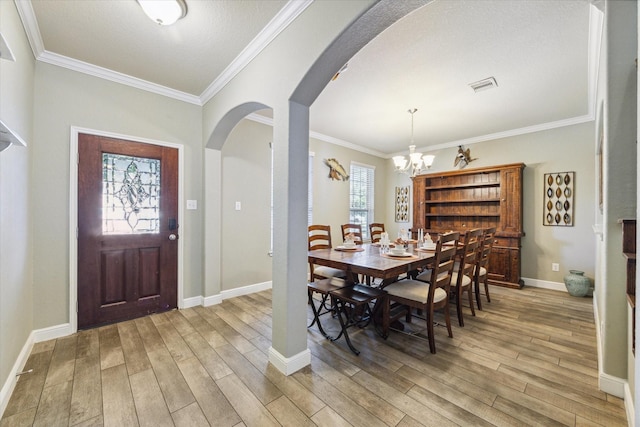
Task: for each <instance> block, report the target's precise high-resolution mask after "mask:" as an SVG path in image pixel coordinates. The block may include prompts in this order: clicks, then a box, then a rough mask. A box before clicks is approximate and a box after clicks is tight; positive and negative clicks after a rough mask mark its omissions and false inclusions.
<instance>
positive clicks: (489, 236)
mask: <svg viewBox="0 0 640 427" xmlns="http://www.w3.org/2000/svg"><path fill="white" fill-rule="evenodd" d="M495 235H496V229H495V227H491V228H487V229H485V230H484V233H483V235H482V242H481V244H480V248H479V249H478V257H477V260H476V268H475V271H474V274H473V281H474V287H475V293H476V303H477V304H478V310H482V301H481V300H480V283H483V284H484V294H485V296H486V297H487V302H491V297H490V296H489V274H488V271H489V257H490V256H491V251H492V249H493V244H494V242H495Z"/></svg>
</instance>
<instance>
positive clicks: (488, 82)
mask: <svg viewBox="0 0 640 427" xmlns="http://www.w3.org/2000/svg"><path fill="white" fill-rule="evenodd" d="M469 86H471V89H473V91H474V92H480V91H482V90H487V89H493V88H494V87H498V82H496V79H495V78H493V77H489V78H487V79H483V80H478V81H477V82H473V83H469Z"/></svg>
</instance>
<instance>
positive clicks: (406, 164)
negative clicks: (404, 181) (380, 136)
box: [393, 108, 435, 178]
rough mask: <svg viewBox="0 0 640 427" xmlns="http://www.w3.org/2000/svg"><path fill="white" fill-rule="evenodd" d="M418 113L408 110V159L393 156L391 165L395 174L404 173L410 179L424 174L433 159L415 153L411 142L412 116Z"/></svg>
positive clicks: (431, 156) (414, 110) (415, 109)
mask: <svg viewBox="0 0 640 427" xmlns="http://www.w3.org/2000/svg"><path fill="white" fill-rule="evenodd" d="M416 111H418V109H417V108H412V109H411V110H409V114H411V145H409V159H408V161H407V159H406V158H405V157H404V156H394V157H393V164H394V165H395V168H396V172H400V173H406V174H407V175H409V176H410V177H412V178H413V177H414V176H416V175H418V174H420V173H423V172H425V171H426V170H427V169H429V168H430V167H431V165H432V164H433V159H435V156H434V155H432V154H425V155H424V156H423V155H422V153H416V152H415V150H416V146H415V144H414V142H413V115H414V114H415V112H416Z"/></svg>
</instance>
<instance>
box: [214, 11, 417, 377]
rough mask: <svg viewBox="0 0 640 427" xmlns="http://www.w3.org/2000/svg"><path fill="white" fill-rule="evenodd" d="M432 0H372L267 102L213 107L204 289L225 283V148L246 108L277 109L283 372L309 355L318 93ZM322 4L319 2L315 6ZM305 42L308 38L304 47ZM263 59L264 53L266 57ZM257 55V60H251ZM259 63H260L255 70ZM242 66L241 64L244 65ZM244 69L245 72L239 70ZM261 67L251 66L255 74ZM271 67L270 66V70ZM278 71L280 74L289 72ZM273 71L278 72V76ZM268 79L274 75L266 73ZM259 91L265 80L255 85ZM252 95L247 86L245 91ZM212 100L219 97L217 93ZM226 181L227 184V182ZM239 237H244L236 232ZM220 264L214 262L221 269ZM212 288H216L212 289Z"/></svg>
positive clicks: (279, 360)
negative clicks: (312, 156)
mask: <svg viewBox="0 0 640 427" xmlns="http://www.w3.org/2000/svg"><path fill="white" fill-rule="evenodd" d="M427 3H429V1H426V0H423V1H410V2H396V1H393V0H382V1H377V2H373V3H372V4H371V6H370V7H368V8H367V9H366V10H364V12H362V13H360V14H359V15H358V16H356V17H355V19H354V20H352V21H351V22H350V24H348V25H347V26H346V27H344V28H343V29H342V30H341V31H340V32H339V33H337V34H336V35H335V38H333V40H332V41H331V42H330V43H328V44H327V46H326V47H325V48H324V50H323V51H322V52H321V53H320V55H319V56H318V57H317V58H315V59H314V60H313V61H312V62H311V63H309V65H308V66H307V67H306V71H303V72H302V73H301V74H298V75H297V76H296V75H294V76H287V77H291V78H292V79H293V80H292V81H298V82H299V83H298V84H295V85H293V86H292V87H291V88H292V91H291V92H289V93H285V92H282V93H278V94H276V95H274V96H275V97H274V99H269V100H268V101H267V102H265V103H264V104H261V103H252V102H237V101H236V103H235V104H236V105H230V106H228V108H226V110H225V108H224V107H223V106H220V105H216V106H215V107H212V109H214V108H215V109H217V110H219V111H227V112H226V113H222V114H221V116H220V119H219V120H218V121H217V122H216V123H215V126H214V127H213V130H212V132H211V134H210V136H209V138H208V139H207V142H206V148H209V150H205V165H206V166H205V183H206V184H205V186H206V190H205V191H206V194H205V200H206V207H207V210H208V212H207V215H206V216H205V218H206V219H205V221H206V223H205V229H206V239H205V242H206V243H205V257H206V259H205V288H206V289H205V292H206V295H213V293H216V292H217V293H219V292H220V290H221V288H222V287H221V283H220V277H219V271H220V267H221V265H220V264H221V261H220V260H221V247H220V230H221V229H222V228H223V226H225V225H224V224H223V223H222V215H221V214H220V212H219V207H216V206H215V202H216V201H220V200H222V196H223V193H224V187H223V182H222V178H221V174H220V169H221V168H220V166H221V165H222V156H221V148H222V146H223V145H224V143H225V141H226V139H227V138H228V136H229V134H230V132H231V130H232V129H233V128H234V127H235V126H236V124H237V123H238V122H239V121H240V120H241V119H242V118H243V117H245V116H246V115H247V114H249V113H251V112H254V111H257V110H259V109H262V108H264V107H265V104H269V105H270V106H271V107H272V108H273V112H274V129H273V137H274V161H275V166H274V192H275V196H274V258H273V336H272V348H271V349H270V353H269V360H270V361H271V362H272V363H273V364H274V365H275V366H276V367H277V368H278V369H279V370H281V371H282V372H284V373H286V374H290V373H293V372H295V371H296V370H298V369H300V368H302V367H304V366H306V365H308V364H309V363H310V353H309V350H308V349H307V345H306V290H305V289H304V288H305V286H304V283H305V282H306V280H307V277H306V276H307V256H306V240H307V232H306V210H307V209H306V207H307V206H306V205H307V199H306V192H307V178H308V176H307V174H308V164H307V157H308V147H309V107H310V106H311V104H312V103H313V102H314V101H315V99H316V98H317V97H318V96H319V95H320V93H321V92H322V90H323V89H324V87H325V86H326V85H327V84H328V83H329V82H330V80H331V78H332V77H333V75H334V74H335V73H336V72H337V71H338V70H339V69H340V68H341V67H342V66H343V65H344V63H346V62H347V61H348V60H349V59H350V58H351V57H353V56H354V55H355V54H356V53H357V52H358V51H359V50H360V49H361V48H362V47H363V46H365V45H366V44H367V43H368V42H369V41H371V40H372V39H373V38H375V37H376V36H377V35H378V34H380V33H381V32H382V31H384V30H385V29H386V28H387V27H389V26H390V25H392V24H393V23H394V22H396V21H397V20H398V19H400V18H402V17H403V16H405V15H407V14H409V13H411V12H412V11H414V10H415V9H417V8H419V7H421V6H424V5H425V4H427ZM318 7H322V6H320V5H319V6H318ZM302 48H304V46H303V47H302ZM261 59H263V58H261ZM254 61H255V60H254ZM254 71H255V70H254ZM243 73H244V71H243ZM241 74H242V73H241ZM256 75H257V74H254V76H256ZM265 75H268V73H265ZM250 76H251V72H250V71H247V75H246V76H240V75H239V76H238V78H239V80H238V86H236V87H235V89H238V87H240V86H241V83H242V84H244V86H243V89H244V88H247V87H249V85H251V84H254V81H255V77H254V79H253V80H252V81H250V80H249V78H250ZM287 77H285V76H280V78H287ZM274 78H275V77H274ZM243 79H246V80H243ZM260 84H261V85H269V81H265V80H263V81H261V82H260ZM255 90H256V92H260V88H259V87H256V88H255ZM229 91H230V92H229V93H225V94H223V95H221V96H220V100H222V101H224V100H229V99H233V98H234V96H236V93H231V91H232V89H229ZM244 95H247V94H244ZM214 100H215V99H214ZM224 185H225V186H226V185H227V184H226V183H224ZM239 238H240V239H242V237H239ZM216 269H217V270H216ZM212 292H213V293H212Z"/></svg>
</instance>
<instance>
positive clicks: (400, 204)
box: [396, 186, 411, 222]
mask: <svg viewBox="0 0 640 427" xmlns="http://www.w3.org/2000/svg"><path fill="white" fill-rule="evenodd" d="M410 190H411V189H410V187H409V186H405V187H396V222H409V194H410Z"/></svg>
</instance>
